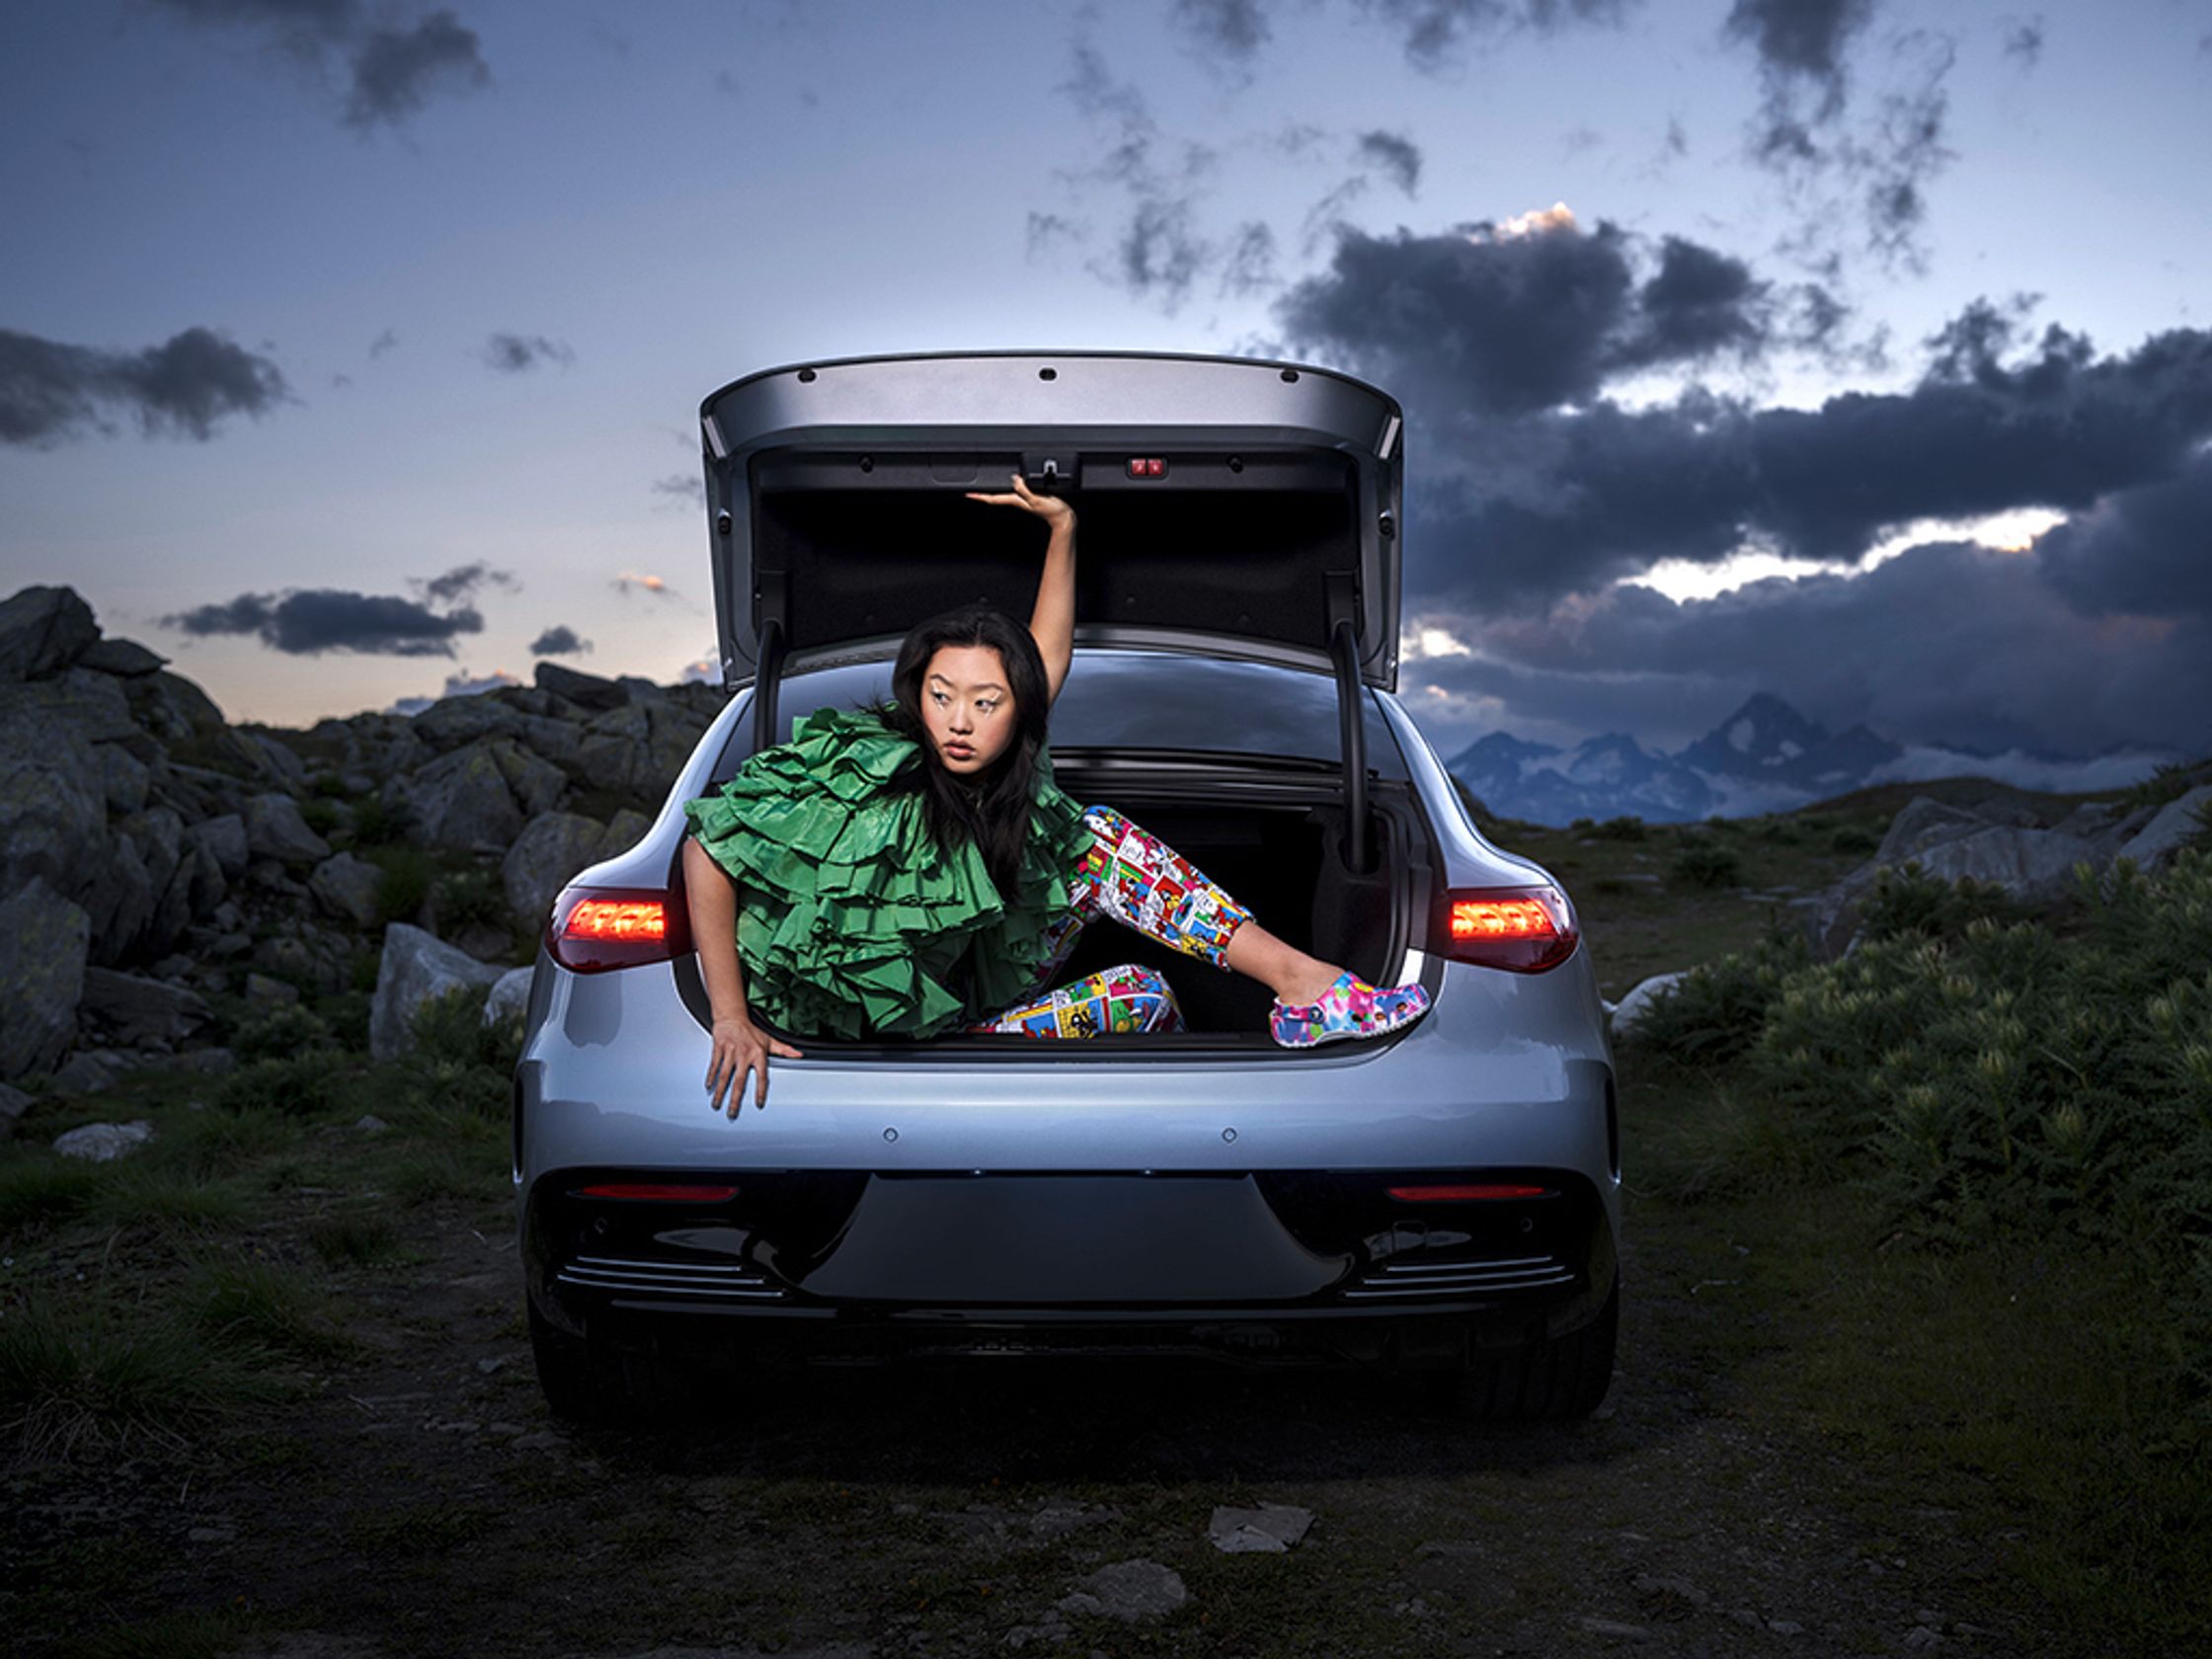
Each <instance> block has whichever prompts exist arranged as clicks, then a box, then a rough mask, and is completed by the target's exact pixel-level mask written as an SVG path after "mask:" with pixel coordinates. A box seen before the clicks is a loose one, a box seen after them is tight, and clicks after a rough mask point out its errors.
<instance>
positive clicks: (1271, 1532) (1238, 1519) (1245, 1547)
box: [1206, 1503, 1313, 1555]
mask: <svg viewBox="0 0 2212 1659" xmlns="http://www.w3.org/2000/svg"><path fill="white" fill-rule="evenodd" d="M1312 1525H1313V1512H1312V1511H1311V1510H1310V1509H1301V1508H1299V1507H1298V1506H1297V1505H1296V1504H1272V1503H1263V1504H1261V1505H1260V1506H1259V1507H1258V1508H1256V1509H1236V1508H1232V1507H1230V1506H1229V1505H1226V1504H1223V1505H1220V1506H1218V1507H1217V1508H1216V1509H1215V1511H1214V1518H1213V1519H1212V1520H1211V1521H1209V1522H1208V1523H1207V1525H1206V1536H1207V1538H1209V1539H1210V1540H1212V1541H1213V1544H1214V1547H1215V1548H1216V1549H1219V1550H1221V1551H1222V1552H1223V1553H1225V1554H1228V1555H1252V1554H1259V1555H1280V1554H1282V1553H1283V1552H1284V1551H1285V1550H1287V1549H1289V1548H1290V1547H1291V1545H1292V1544H1294V1543H1296V1542H1298V1541H1299V1540H1300V1539H1302V1538H1304V1537H1305V1531H1306V1529H1307V1528H1308V1527H1310V1526H1312Z"/></svg>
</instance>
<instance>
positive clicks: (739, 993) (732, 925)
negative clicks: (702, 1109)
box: [683, 835, 806, 1118]
mask: <svg viewBox="0 0 2212 1659" xmlns="http://www.w3.org/2000/svg"><path fill="white" fill-rule="evenodd" d="M683 898H684V909H686V910H687V911H688V913H689V914H690V917H691V942H692V945H693V947H694V948H695V949H696V950H697V951H698V953H699V977H700V978H701V979H703V980H705V981H706V983H707V1007H708V1009H709V1011H710V1012H711V1013H712V1014H713V1017H714V1056H713V1058H712V1059H711V1060H710V1061H709V1062H708V1063H707V1109H708V1110H709V1111H720V1110H721V1109H722V1095H723V1091H724V1090H725V1089H727V1090H728V1091H729V1095H730V1108H729V1110H730V1116H731V1117H733V1118H734V1117H736V1116H737V1115H738V1113H739V1111H740V1110H741V1109H742V1108H743V1107H744V1105H745V1087H746V1082H747V1080H748V1077H749V1075H750V1074H753V1073H757V1076H756V1078H755V1080H754V1086H753V1094H752V1103H753V1105H755V1106H765V1105H767V1103H768V1056H770V1055H771V1054H777V1055H781V1056H783V1057H784V1058H785V1059H786V1060H803V1059H805V1058H806V1057H805V1056H804V1055H802V1054H800V1052H799V1051H798V1050H797V1049H795V1048H793V1047H792V1046H791V1045H790V1044H789V1043H779V1042H777V1041H776V1040H775V1039H774V1038H773V1037H770V1036H769V1035H768V1034H767V1033H766V1032H764V1031H762V1030H761V1029H760V1028H759V1027H758V1026H756V1025H754V1024H753V1023H752V1015H751V1012H750V1011H748V1009H747V1007H746V1002H745V975H744V973H743V972H742V971H741V970H740V968H739V967H738V889H737V884H736V883H735V882H733V881H731V880H730V877H729V875H728V874H727V872H725V871H724V870H723V868H722V866H721V865H719V864H717V863H716V862H715V861H714V858H713V855H712V854H710V853H709V852H708V851H707V849H706V848H705V847H703V846H701V845H699V843H698V842H697V841H695V840H693V839H692V838H691V837H690V836H688V835H686V836H685V837H684V838H683Z"/></svg>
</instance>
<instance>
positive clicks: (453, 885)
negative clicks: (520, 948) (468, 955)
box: [431, 870, 510, 935]
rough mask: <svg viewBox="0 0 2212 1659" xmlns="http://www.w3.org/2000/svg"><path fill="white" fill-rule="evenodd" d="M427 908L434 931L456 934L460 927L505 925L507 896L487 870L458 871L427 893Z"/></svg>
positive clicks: (507, 919) (439, 880)
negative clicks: (428, 897)
mask: <svg viewBox="0 0 2212 1659" xmlns="http://www.w3.org/2000/svg"><path fill="white" fill-rule="evenodd" d="M431 909H432V911H433V913H435V915H436V917H437V926H438V931H439V932H440V933H444V934H448V935H449V934H452V933H457V932H458V931H460V929H462V928H464V927H470V926H475V925H477V924H480V923H481V924H487V925H490V926H494V927H500V928H505V927H507V926H508V925H509V921H510V917H509V916H508V913H507V894H506V892H505V890H504V889H503V888H502V887H501V885H500V880H499V878H498V877H497V876H495V875H493V874H492V872H491V871H489V870H461V871H457V872H455V873H454V874H452V875H449V876H441V877H439V878H438V880H437V882H436V884H435V886H434V887H433V888H432V890H431Z"/></svg>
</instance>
